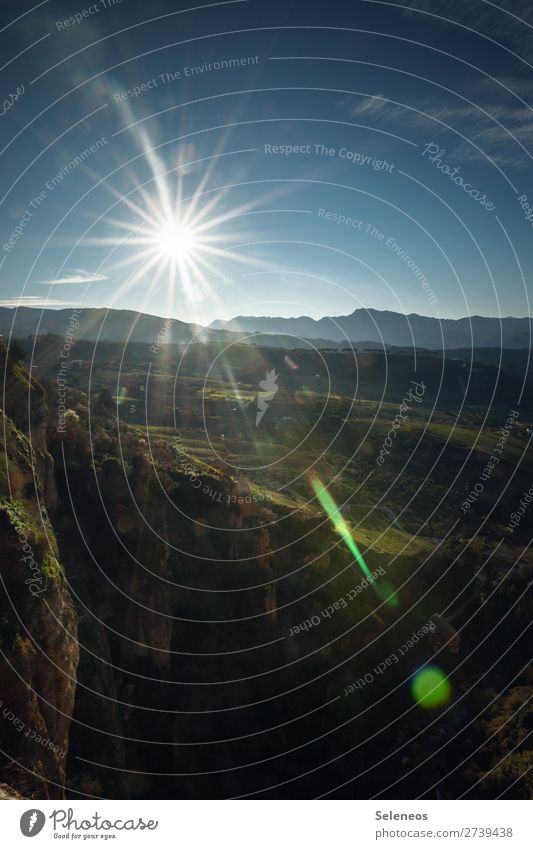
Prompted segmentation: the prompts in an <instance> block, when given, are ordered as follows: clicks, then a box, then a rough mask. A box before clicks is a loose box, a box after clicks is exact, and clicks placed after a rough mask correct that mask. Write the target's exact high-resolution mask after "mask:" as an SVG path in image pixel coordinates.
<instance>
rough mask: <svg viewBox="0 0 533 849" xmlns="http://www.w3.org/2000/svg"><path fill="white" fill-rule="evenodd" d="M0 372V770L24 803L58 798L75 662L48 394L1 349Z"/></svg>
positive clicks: (74, 624) (73, 621)
mask: <svg viewBox="0 0 533 849" xmlns="http://www.w3.org/2000/svg"><path fill="white" fill-rule="evenodd" d="M0 365H1V369H2V374H3V376H4V380H5V389H6V392H5V397H6V409H5V410H2V411H1V414H0V440H1V443H2V444H1V449H2V457H1V463H2V466H1V469H0V535H1V538H2V547H1V549H0V575H1V581H2V584H1V595H0V648H1V654H0V681H1V682H2V687H1V690H0V701H1V711H2V713H1V716H0V748H1V749H2V754H1V755H0V764H1V767H2V774H3V776H4V777H6V776H7V777H8V778H9V783H10V784H11V785H12V786H13V787H15V788H16V790H17V791H19V792H21V793H22V794H23V795H29V794H32V795H35V794H37V795H39V796H44V797H49V798H62V797H63V785H64V782H65V775H66V758H67V752H68V738H69V728H70V723H71V717H72V711H73V706H74V692H75V687H76V671H77V666H78V656H79V652H78V642H77V616H76V613H75V611H74V606H73V603H72V598H71V595H70V593H69V591H68V587H67V583H66V580H65V576H64V574H63V569H62V566H61V564H60V556H59V551H58V546H57V541H56V538H55V534H54V531H53V528H52V524H51V522H50V518H49V511H52V512H53V511H54V509H55V506H56V497H57V493H56V489H55V482H54V463H53V460H52V457H51V456H50V454H49V453H48V451H47V447H46V422H47V415H48V413H47V407H46V400H45V392H44V390H43V388H42V387H41V386H40V385H39V384H38V383H37V382H36V381H35V380H32V379H30V378H29V375H28V373H27V372H26V371H25V369H24V368H22V367H21V366H20V365H19V364H18V363H16V362H12V360H11V357H9V358H7V356H6V352H5V349H3V350H2V351H0Z"/></svg>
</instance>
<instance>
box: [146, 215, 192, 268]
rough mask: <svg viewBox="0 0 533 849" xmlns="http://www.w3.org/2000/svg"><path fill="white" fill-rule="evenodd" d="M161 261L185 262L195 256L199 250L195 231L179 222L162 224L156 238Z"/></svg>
mask: <svg viewBox="0 0 533 849" xmlns="http://www.w3.org/2000/svg"><path fill="white" fill-rule="evenodd" d="M154 242H155V247H156V249H157V250H158V252H159V254H160V256H161V259H165V258H166V259H173V260H177V261H184V260H187V259H190V258H191V257H192V256H194V254H195V252H196V251H197V250H198V248H199V244H198V240H197V239H195V237H194V233H193V230H192V229H191V228H190V227H187V225H186V224H182V223H180V222H179V221H170V222H167V223H165V224H162V225H161V227H160V228H159V230H158V231H157V232H156V233H155V237H154Z"/></svg>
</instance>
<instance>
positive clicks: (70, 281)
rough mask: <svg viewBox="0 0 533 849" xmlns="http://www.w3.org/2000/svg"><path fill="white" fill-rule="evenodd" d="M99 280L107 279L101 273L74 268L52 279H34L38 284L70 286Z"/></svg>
mask: <svg viewBox="0 0 533 849" xmlns="http://www.w3.org/2000/svg"><path fill="white" fill-rule="evenodd" d="M101 280H108V278H107V277H106V276H105V275H103V274H92V273H91V272H89V271H82V270H78V269H74V270H73V271H68V272H67V273H66V274H65V275H64V276H63V277H56V278H55V279H54V280H36V281H35V282H36V283H38V284H39V285H40V286H72V285H80V284H83V283H99V282H100V281H101Z"/></svg>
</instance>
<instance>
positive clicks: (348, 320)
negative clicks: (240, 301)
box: [210, 309, 531, 349]
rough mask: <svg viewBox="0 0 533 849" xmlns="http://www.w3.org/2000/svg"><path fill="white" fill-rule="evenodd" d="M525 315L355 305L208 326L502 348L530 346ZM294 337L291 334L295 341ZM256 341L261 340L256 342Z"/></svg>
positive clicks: (429, 345)
mask: <svg viewBox="0 0 533 849" xmlns="http://www.w3.org/2000/svg"><path fill="white" fill-rule="evenodd" d="M530 323H531V319H530V318H502V319H499V318H484V317H482V316H472V317H471V318H459V319H452V318H445V319H441V320H439V319H436V318H430V317H427V316H422V315H416V313H411V314H410V315H402V314H401V313H396V312H389V311H388V310H385V311H380V310H373V309H369V310H364V309H358V310H355V312H353V313H352V314H351V315H341V316H336V317H331V318H328V317H326V318H321V319H318V320H315V319H313V318H310V317H309V316H300V317H299V318H271V317H268V316H239V317H238V318H234V319H232V320H231V321H214V322H212V323H211V325H210V327H211V328H213V329H220V330H230V331H234V332H235V331H239V330H240V331H244V332H249V333H253V332H257V331H258V332H260V333H267V334H280V333H284V334H289V335H291V336H293V337H300V338H305V339H317V338H321V339H332V340H334V341H335V342H343V341H344V342H346V341H347V340H349V341H351V342H355V343H357V342H358V340H361V339H365V340H368V341H370V342H377V343H383V344H385V345H396V346H405V347H407V346H412V345H413V344H414V345H416V346H417V347H421V348H434V349H435V348H441V347H444V348H467V347H468V348H469V347H471V346H474V347H480V346H482V347H500V346H502V347H505V348H528V347H529V345H530V338H529V331H530ZM296 342H297V339H296V338H295V339H294V343H293V344H295V343H296ZM258 344H260V342H258Z"/></svg>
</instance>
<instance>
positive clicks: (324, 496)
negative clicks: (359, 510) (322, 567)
mask: <svg viewBox="0 0 533 849" xmlns="http://www.w3.org/2000/svg"><path fill="white" fill-rule="evenodd" d="M311 483H312V484H313V489H314V491H315V495H316V497H317V498H318V500H319V501H320V504H321V505H322V507H323V508H324V510H325V511H326V513H327V514H328V517H329V518H330V520H331V523H332V525H333V527H334V528H335V530H336V531H337V533H338V534H339V536H341V537H342V538H343V540H344V542H345V543H346V545H347V546H348V548H349V550H350V551H351V553H352V554H353V556H354V557H355V559H356V560H357V562H358V564H359V566H360V567H361V569H362V571H363V572H364V575H365V578H366V579H367V581H368V582H369V583H370V584H372V583H373V581H374V579H373V577H372V573H371V572H370V569H369V568H368V566H367V565H366V563H365V561H364V559H363V555H362V554H361V552H360V551H359V549H358V547H357V545H356V543H355V540H354V539H353V537H352V535H351V533H350V529H349V528H348V525H347V524H346V522H345V521H344V519H343V518H342V516H341V514H340V511H339V508H338V507H337V505H336V504H335V502H334V500H333V498H332V497H331V495H330V494H329V492H328V491H327V489H326V487H325V486H324V484H323V483H322V482H321V481H319V480H318V478H313V480H312V481H311Z"/></svg>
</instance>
